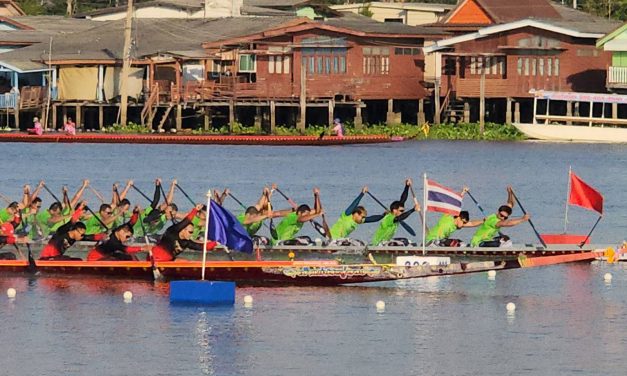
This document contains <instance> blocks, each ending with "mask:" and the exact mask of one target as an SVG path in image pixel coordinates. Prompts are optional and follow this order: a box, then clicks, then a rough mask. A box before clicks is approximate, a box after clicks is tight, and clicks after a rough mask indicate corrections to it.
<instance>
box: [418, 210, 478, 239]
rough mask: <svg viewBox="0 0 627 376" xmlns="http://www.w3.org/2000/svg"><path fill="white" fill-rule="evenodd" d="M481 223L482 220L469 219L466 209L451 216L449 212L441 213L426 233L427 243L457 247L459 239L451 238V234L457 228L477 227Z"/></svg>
mask: <svg viewBox="0 0 627 376" xmlns="http://www.w3.org/2000/svg"><path fill="white" fill-rule="evenodd" d="M482 223H483V220H482V219H480V220H474V221H471V220H470V215H469V214H468V212H467V211H465V210H464V211H461V212H459V214H458V215H456V216H452V215H450V214H443V215H442V216H441V217H440V219H439V220H438V223H437V224H436V225H435V226H433V227H431V230H429V232H428V233H427V237H426V241H427V244H431V243H432V244H435V245H438V246H442V247H458V246H460V245H461V244H462V243H461V240H459V239H451V235H453V233H454V232H455V231H457V230H459V229H462V228H464V227H477V226H479V225H481V224H482Z"/></svg>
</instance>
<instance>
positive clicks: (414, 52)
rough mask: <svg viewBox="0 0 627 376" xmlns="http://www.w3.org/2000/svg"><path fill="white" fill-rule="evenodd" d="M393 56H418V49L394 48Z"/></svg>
mask: <svg viewBox="0 0 627 376" xmlns="http://www.w3.org/2000/svg"><path fill="white" fill-rule="evenodd" d="M394 55H420V48H413V47H412V48H409V47H396V48H395V49H394Z"/></svg>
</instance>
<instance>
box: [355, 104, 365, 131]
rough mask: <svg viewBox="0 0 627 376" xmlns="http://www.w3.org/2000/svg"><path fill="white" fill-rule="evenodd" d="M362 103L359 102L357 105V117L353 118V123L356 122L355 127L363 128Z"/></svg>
mask: <svg viewBox="0 0 627 376" xmlns="http://www.w3.org/2000/svg"><path fill="white" fill-rule="evenodd" d="M361 103H362V102H358V103H357V106H355V119H353V123H355V129H361V128H363V126H364V119H363V117H362V116H361Z"/></svg>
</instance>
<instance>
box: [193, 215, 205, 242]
mask: <svg viewBox="0 0 627 376" xmlns="http://www.w3.org/2000/svg"><path fill="white" fill-rule="evenodd" d="M192 225H194V232H193V233H192V239H198V238H204V237H205V222H203V221H201V220H200V217H198V216H196V215H195V216H194V218H192Z"/></svg>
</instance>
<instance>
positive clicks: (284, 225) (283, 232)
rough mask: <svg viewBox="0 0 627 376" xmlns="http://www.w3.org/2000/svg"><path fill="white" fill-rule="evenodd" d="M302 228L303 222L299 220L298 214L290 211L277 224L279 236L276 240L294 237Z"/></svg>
mask: <svg viewBox="0 0 627 376" xmlns="http://www.w3.org/2000/svg"><path fill="white" fill-rule="evenodd" d="M302 228H303V222H299V221H298V214H296V213H290V214H288V215H286V216H285V218H283V220H282V221H281V222H279V224H278V225H277V226H276V235H277V238H276V239H275V240H289V239H294V237H295V236H296V234H298V232H299V231H300V229H302Z"/></svg>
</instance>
